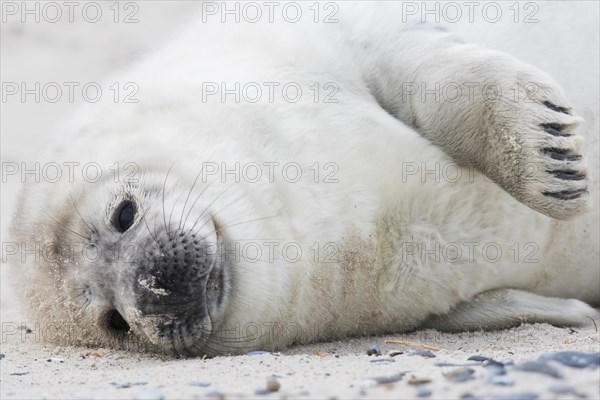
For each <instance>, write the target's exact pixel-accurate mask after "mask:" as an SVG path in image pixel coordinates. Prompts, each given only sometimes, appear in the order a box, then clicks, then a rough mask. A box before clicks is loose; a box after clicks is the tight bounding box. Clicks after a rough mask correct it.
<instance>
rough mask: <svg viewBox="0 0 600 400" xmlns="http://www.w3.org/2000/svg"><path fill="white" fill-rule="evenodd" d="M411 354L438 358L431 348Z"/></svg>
mask: <svg viewBox="0 0 600 400" xmlns="http://www.w3.org/2000/svg"><path fill="white" fill-rule="evenodd" d="M411 356H421V357H425V358H436V357H437V356H436V355H435V354H433V353H432V352H431V351H429V350H421V351H416V352H414V353H412V354H411Z"/></svg>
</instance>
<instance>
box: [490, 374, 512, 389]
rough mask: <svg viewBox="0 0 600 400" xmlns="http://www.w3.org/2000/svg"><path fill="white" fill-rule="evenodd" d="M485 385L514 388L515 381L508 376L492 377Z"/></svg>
mask: <svg viewBox="0 0 600 400" xmlns="http://www.w3.org/2000/svg"><path fill="white" fill-rule="evenodd" d="M485 383H486V384H488V385H498V386H513V385H514V384H515V380H514V379H512V378H509V377H508V376H506V375H492V376H490V377H489V378H488V380H487V381H486V382H485Z"/></svg>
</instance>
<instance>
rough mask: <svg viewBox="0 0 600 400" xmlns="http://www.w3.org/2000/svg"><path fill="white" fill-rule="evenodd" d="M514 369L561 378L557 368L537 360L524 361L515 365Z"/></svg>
mask: <svg viewBox="0 0 600 400" xmlns="http://www.w3.org/2000/svg"><path fill="white" fill-rule="evenodd" d="M515 369H516V370H517V371H524V372H537V373H538V374H543V375H547V376H551V377H553V378H562V374H561V373H560V371H559V370H557V369H556V368H554V367H553V366H551V365H548V364H544V363H541V362H538V361H526V362H524V363H522V364H519V365H516V366H515Z"/></svg>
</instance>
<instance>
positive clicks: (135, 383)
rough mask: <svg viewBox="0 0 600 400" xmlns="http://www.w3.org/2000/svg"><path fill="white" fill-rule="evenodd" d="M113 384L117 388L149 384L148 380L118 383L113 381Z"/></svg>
mask: <svg viewBox="0 0 600 400" xmlns="http://www.w3.org/2000/svg"><path fill="white" fill-rule="evenodd" d="M110 384H111V385H113V386H114V387H115V389H129V388H130V387H132V386H143V385H147V384H148V382H134V383H129V382H127V383H117V382H111V383H110Z"/></svg>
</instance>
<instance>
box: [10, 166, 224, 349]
mask: <svg viewBox="0 0 600 400" xmlns="http://www.w3.org/2000/svg"><path fill="white" fill-rule="evenodd" d="M111 177H112V174H111ZM41 185H42V186H44V184H41ZM31 186H32V187H31V188H30V189H29V191H30V192H29V193H26V194H25V195H24V196H22V202H21V205H20V211H19V212H18V213H17V214H16V217H15V219H14V220H13V232H14V235H15V237H16V238H17V241H16V243H19V245H20V246H23V248H22V249H21V250H25V249H27V250H31V249H32V248H34V249H35V252H34V253H35V254H32V252H31V251H30V253H29V256H28V257H24V255H23V251H20V252H19V255H20V257H13V258H12V259H11V260H10V262H11V263H12V264H16V265H15V266H17V268H19V269H21V271H20V272H21V273H20V274H19V275H21V276H22V277H23V278H24V280H23V281H22V284H23V287H24V288H26V290H25V291H24V293H25V294H26V296H27V297H28V301H27V303H28V304H29V305H30V309H31V311H33V316H34V318H35V319H36V321H37V322H39V323H40V324H42V325H43V326H42V327H41V328H42V329H44V328H46V327H48V326H51V325H54V330H53V331H54V332H60V334H58V335H57V337H56V338H55V339H58V341H59V342H65V343H68V344H74V343H78V344H88V345H89V344H95V345H109V346H117V347H121V348H133V347H139V346H141V347H142V348H144V349H150V350H153V351H159V352H170V351H173V352H175V353H176V354H179V355H187V356H195V355H201V354H207V353H208V354H210V350H207V349H205V348H204V347H205V344H206V342H207V340H208V339H209V338H210V336H211V334H213V333H214V332H215V331H216V330H217V329H218V325H219V324H220V321H222V320H223V318H224V316H225V314H226V310H227V307H228V303H229V297H230V294H231V285H232V284H231V279H232V278H231V273H230V270H229V268H228V267H227V262H226V260H225V257H223V256H222V254H221V251H220V249H221V243H222V239H221V231H220V229H219V226H218V225H217V222H216V220H215V219H214V213H213V212H212V210H211V209H210V207H209V206H210V204H207V201H206V200H205V197H204V196H203V193H204V192H203V190H202V188H201V187H195V186H198V185H192V186H189V185H187V184H186V185H185V186H184V185H180V184H178V183H177V182H176V178H175V179H174V178H173V177H171V178H168V176H165V174H164V173H161V174H152V173H147V174H143V175H142V176H141V177H140V179H138V180H137V181H136V182H129V183H115V182H114V180H113V179H104V180H103V181H100V182H94V183H85V182H78V183H76V184H74V183H68V184H66V185H58V186H57V185H50V184H45V188H44V189H42V188H41V187H40V184H33V185H31ZM40 201H43V204H44V207H40V206H39V202H40ZM36 202H37V203H36ZM36 204H38V205H36Z"/></svg>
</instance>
